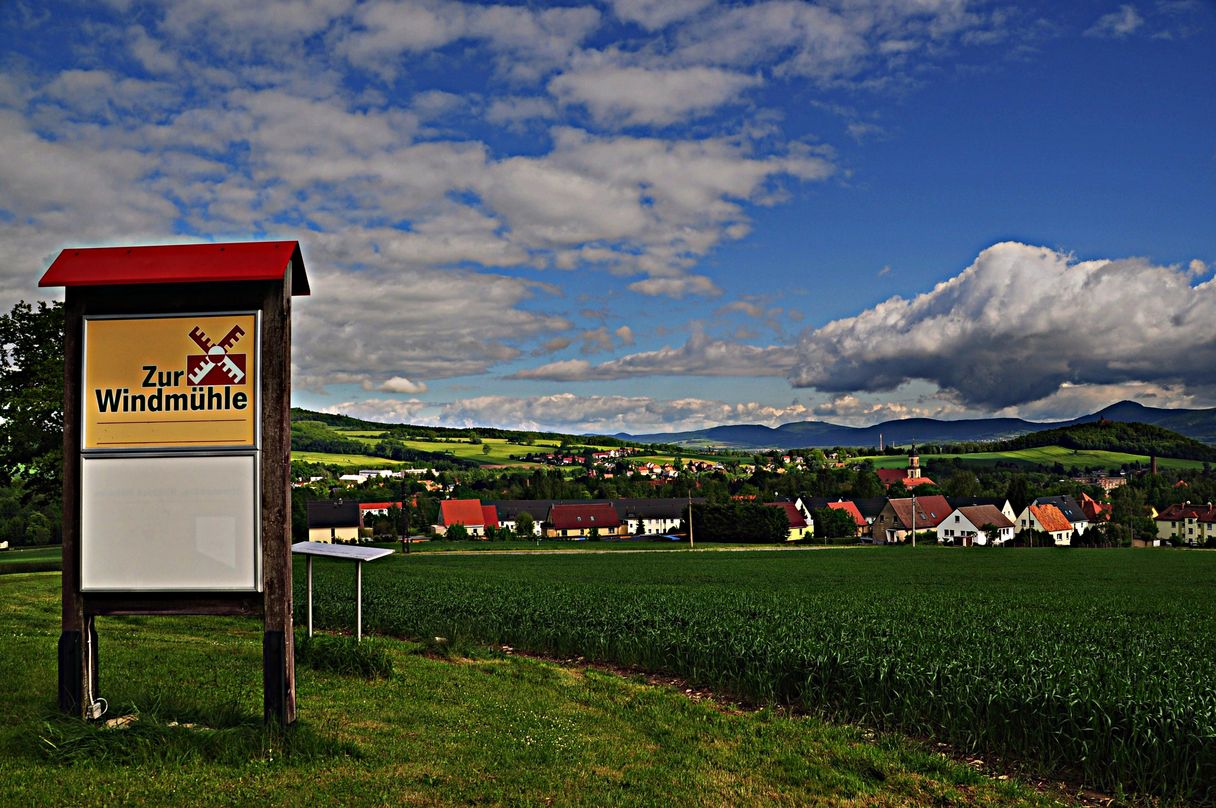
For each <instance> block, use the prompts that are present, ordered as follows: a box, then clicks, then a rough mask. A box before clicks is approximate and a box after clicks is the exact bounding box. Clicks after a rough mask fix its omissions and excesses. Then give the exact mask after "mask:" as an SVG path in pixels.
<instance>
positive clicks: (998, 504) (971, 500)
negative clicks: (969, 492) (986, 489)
mask: <svg viewBox="0 0 1216 808" xmlns="http://www.w3.org/2000/svg"><path fill="white" fill-rule="evenodd" d="M946 499H948V500H949V501H950V504H951V505H953V506H954V507H956V508H966V507H968V506H970V505H992V506H993V507H995V508H996V509H997V510H998V511H999V510H1001V509H1003V508H1004V507H1005V506H1006V505H1008V504H1009V500H1008V499H1006V498H1005V497H946Z"/></svg>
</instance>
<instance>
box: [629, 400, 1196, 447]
mask: <svg viewBox="0 0 1216 808" xmlns="http://www.w3.org/2000/svg"><path fill="white" fill-rule="evenodd" d="M1102 419H1105V420H1107V421H1122V422H1127V423H1142V424H1152V425H1154V426H1159V427H1163V428H1165V429H1169V430H1172V431H1174V432H1178V433H1179V434H1182V435H1186V436H1187V437H1188V438H1194V439H1195V440H1198V441H1202V442H1203V443H1208V444H1216V408H1212V409H1206V410H1181V409H1179V410H1171V409H1162V408H1159V407H1145V406H1144V405H1142V404H1137V403H1136V402H1134V401H1120V402H1119V403H1117V404H1112V405H1111V406H1109V407H1106V408H1105V409H1102V410H1099V411H1098V412H1095V413H1093V414H1091V415H1083V416H1081V417H1080V418H1073V419H1072V420H1069V421H1052V422H1035V421H1025V420H1022V419H1021V418H968V419H962V420H958V421H943V420H939V419H937V418H903V419H900V420H897V421H884V422H882V423H880V424H874V425H873V426H867V427H852V426H841V425H840V424H832V423H828V422H826V421H798V422H795V423H791V424H782V425H781V426H779V427H777V428H775V429H774V428H773V427H768V426H763V425H760V424H744V425H738V426H715V427H710V428H708V429H697V430H693V431H690V432H660V433H653V434H648V435H630V434H627V433H618V434H616V435H615V436H614V437H617V438H621V439H622V440H630V441H637V442H639V443H670V444H675V445H681V446H720V447H724V448H732V449H800V448H815V447H820V448H826V447H830V446H878V443H879V436H880V435H881V436H882V441H883V442H884V443H886V444H893V443H894V444H904V443H912V442H914V441H915V442H917V443H954V442H961V441H996V440H1006V439H1008V438H1014V437H1017V436H1018V435H1025V434H1027V433H1030V432H1040V431H1042V430H1045V429H1060V428H1062V427H1067V426H1073V425H1076V424H1084V423H1090V422H1092V421H1099V420H1102Z"/></svg>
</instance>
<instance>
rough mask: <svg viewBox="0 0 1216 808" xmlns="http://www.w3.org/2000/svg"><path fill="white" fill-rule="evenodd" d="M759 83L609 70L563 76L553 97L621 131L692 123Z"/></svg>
mask: <svg viewBox="0 0 1216 808" xmlns="http://www.w3.org/2000/svg"><path fill="white" fill-rule="evenodd" d="M760 83H761V80H760V77H759V76H749V75H743V74H740V73H735V72H732V71H729V70H722V69H719V68H711V67H687V68H682V69H652V68H642V67H620V66H612V65H609V66H597V67H592V68H589V69H585V70H575V71H573V72H568V73H563V74H561V75H559V76H557V77H555V78H554V79H552V80H551V81H550V82H549V91H550V92H551V93H553V95H554V96H556V97H557V99H558V101H560V102H561V103H562V104H565V105H571V104H581V105H583V106H585V107H587V109H588V110H589V111H590V112H591V115H592V116H593V117H594V118H595V120H596V121H597V122H598V123H599V124H600V125H606V126H610V127H613V128H617V127H622V126H637V125H657V126H665V125H667V124H673V123H681V122H687V121H688V120H690V119H693V118H697V117H700V116H703V115H706V114H708V113H710V112H712V111H713V110H714V109H716V108H717V107H720V106H722V105H723V104H726V103H729V102H731V101H734V100H736V99H737V98H738V97H739V95H740V94H741V93H742V92H743V91H744V90H746V89H748V88H750V87H755V86H757V85H758V84H760Z"/></svg>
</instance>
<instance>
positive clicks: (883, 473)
mask: <svg viewBox="0 0 1216 808" xmlns="http://www.w3.org/2000/svg"><path fill="white" fill-rule="evenodd" d="M874 473H875V474H877V475H878V480H879V482H881V483H882V484H883V485H885V486H887V487H890V486H892V485H895V483H903V484H904V488H915V487H916V486H918V485H937V483H935V482H933V480H931V479H929V478H928V477H924V476H921V477H909V476H908V470H907V469H876V470H875V471H874Z"/></svg>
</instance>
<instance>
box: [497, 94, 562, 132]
mask: <svg viewBox="0 0 1216 808" xmlns="http://www.w3.org/2000/svg"><path fill="white" fill-rule="evenodd" d="M556 117H557V107H556V106H555V105H554V104H553V102H552V101H551V100H550V99H548V98H541V97H539V96H518V95H515V96H508V97H506V98H495V99H494V100H493V101H492V102H490V106H489V108H488V109H487V110H486V120H487V121H489V122H490V123H494V124H506V125H508V126H513V125H519V124H522V123H524V122H526V121H532V120H552V119H554V118H556Z"/></svg>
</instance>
